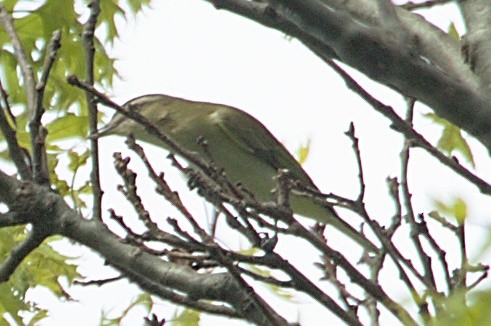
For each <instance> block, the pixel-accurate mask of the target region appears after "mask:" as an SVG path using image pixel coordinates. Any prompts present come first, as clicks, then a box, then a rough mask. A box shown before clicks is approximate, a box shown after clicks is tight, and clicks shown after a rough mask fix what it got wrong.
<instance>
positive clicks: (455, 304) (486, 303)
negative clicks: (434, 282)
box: [430, 291, 491, 326]
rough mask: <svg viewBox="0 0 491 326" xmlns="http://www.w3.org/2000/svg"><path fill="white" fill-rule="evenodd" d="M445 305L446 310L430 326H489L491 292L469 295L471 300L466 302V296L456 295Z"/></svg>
mask: <svg viewBox="0 0 491 326" xmlns="http://www.w3.org/2000/svg"><path fill="white" fill-rule="evenodd" d="M464 302H469V304H464ZM443 304H444V306H445V309H444V310H443V311H442V313H440V314H439V315H438V316H437V317H435V318H434V319H433V320H432V322H431V323H430V325H432V326H487V325H489V321H490V320H491V309H489V307H491V291H481V292H474V293H472V294H470V295H469V300H466V298H465V294H463V293H456V294H454V295H453V296H452V297H450V298H449V299H447V300H445V301H444V302H443Z"/></svg>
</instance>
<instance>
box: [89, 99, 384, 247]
mask: <svg viewBox="0 0 491 326" xmlns="http://www.w3.org/2000/svg"><path fill="white" fill-rule="evenodd" d="M123 107H125V108H126V109H129V110H135V111H137V112H138V113H139V114H141V115H142V116H144V117H145V118H147V119H148V120H150V121H151V122H153V123H154V124H155V125H156V126H157V128H158V129H159V130H160V131H162V132H163V133H165V134H166V135H168V136H169V137H171V138H172V140H174V141H175V142H176V143H178V144H180V145H181V146H182V147H183V148H185V149H187V150H188V151H194V152H196V153H198V154H200V155H203V156H204V158H207V157H209V158H211V159H212V161H213V163H214V164H215V165H216V166H217V167H218V168H222V169H223V170H224V172H225V175H226V176H227V178H228V179H229V181H230V182H232V183H238V182H240V183H241V184H243V185H244V186H245V187H246V188H247V189H248V190H250V191H251V192H252V193H253V194H254V198H256V199H257V200H259V201H261V202H267V201H273V200H274V199H275V198H274V194H273V193H272V189H274V188H275V186H276V184H275V181H274V177H275V176H277V175H278V170H279V169H287V170H288V171H289V172H290V175H291V176H292V177H293V178H295V179H298V180H299V181H301V182H302V183H303V184H304V185H306V186H308V187H311V188H314V189H317V187H316V186H315V184H314V183H313V181H312V180H311V179H310V177H309V176H308V175H307V173H306V172H305V171H304V170H303V168H302V167H301V166H300V164H299V163H298V162H297V161H296V160H295V158H293V156H292V155H291V154H290V153H289V152H288V150H287V149H286V148H285V147H284V146H283V145H282V144H281V143H280V142H279V141H278V140H277V139H276V138H275V137H274V136H273V135H272V134H271V133H270V132H269V131H268V129H266V127H265V126H264V125H263V124H262V123H261V122H259V121H258V120H256V119H255V118H253V117H252V116H251V115H249V114H248V113H246V112H244V111H242V110H239V109H236V108H233V107H230V106H226V105H222V104H214V103H205V102H194V101H189V100H185V99H181V98H176V97H171V96H167V95H144V96H141V97H137V98H135V99H132V100H130V101H128V102H127V103H125V104H124V105H123ZM130 133H131V134H132V135H133V136H134V137H135V139H137V140H141V141H144V142H147V143H150V144H153V145H156V146H159V147H162V148H165V149H169V148H168V146H167V145H166V144H165V143H164V142H162V141H161V140H159V139H158V138H157V137H156V136H153V135H151V134H150V133H149V132H148V131H147V130H146V129H145V128H144V127H143V126H142V125H141V124H139V123H137V122H135V121H134V120H132V119H129V118H127V117H126V116H124V115H123V114H121V113H116V114H115V115H114V116H113V118H112V120H111V121H110V122H109V124H108V125H107V126H106V127H105V128H103V129H102V130H101V131H100V132H99V134H98V135H99V137H101V136H107V135H122V136H126V135H128V134H130ZM199 138H201V139H204V140H206V143H207V146H206V150H205V148H204V146H203V145H202V144H200V143H199V142H198V141H197V140H198V139H199ZM290 204H291V208H292V210H293V212H294V213H297V214H299V215H302V216H305V217H310V218H312V219H314V220H316V221H318V222H321V223H324V224H329V225H332V226H333V227H335V228H337V229H338V230H339V231H341V232H342V233H344V234H346V235H347V236H349V237H350V238H352V239H353V240H354V241H356V242H357V243H359V244H360V245H362V246H363V247H364V248H365V249H367V250H368V251H376V247H375V245H374V244H373V243H372V242H370V241H369V240H368V239H367V238H366V237H365V236H364V235H362V234H361V233H359V232H358V231H357V230H355V229H354V228H353V227H352V226H351V225H349V224H348V223H346V222H345V221H343V220H342V219H340V218H339V216H338V215H337V214H336V212H335V211H334V210H333V209H332V208H330V207H328V206H325V205H321V204H319V203H316V202H315V201H314V200H313V199H312V198H307V197H300V196H295V195H294V194H292V196H291V198H290Z"/></svg>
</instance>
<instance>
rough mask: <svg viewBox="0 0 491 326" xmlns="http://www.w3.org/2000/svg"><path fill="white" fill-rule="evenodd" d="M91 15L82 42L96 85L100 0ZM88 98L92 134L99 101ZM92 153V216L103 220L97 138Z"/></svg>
mask: <svg viewBox="0 0 491 326" xmlns="http://www.w3.org/2000/svg"><path fill="white" fill-rule="evenodd" d="M88 6H89V8H90V15H89V18H88V19H87V22H86V23H85V24H84V27H83V31H82V42H83V45H84V49H85V78H86V79H85V81H86V83H87V84H89V85H94V56H95V46H94V33H95V29H96V25H97V19H98V17H99V14H100V6H99V0H93V1H91V2H90V3H89V5H88ZM85 95H86V98H87V106H88V115H89V130H90V134H93V133H95V132H96V131H97V101H96V100H95V98H94V95H93V94H92V93H91V92H88V91H86V92H85ZM90 154H91V158H92V160H91V163H92V170H91V172H90V181H91V184H92V194H93V196H92V198H93V204H92V206H93V208H92V211H93V213H92V216H93V217H94V218H95V219H96V220H98V221H102V213H101V205H102V190H101V180H100V173H99V142H98V140H97V139H96V138H91V139H90Z"/></svg>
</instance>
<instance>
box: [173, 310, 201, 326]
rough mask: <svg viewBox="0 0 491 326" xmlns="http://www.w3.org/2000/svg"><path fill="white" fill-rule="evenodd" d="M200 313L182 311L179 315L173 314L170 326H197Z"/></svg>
mask: <svg viewBox="0 0 491 326" xmlns="http://www.w3.org/2000/svg"><path fill="white" fill-rule="evenodd" d="M200 316H201V313H200V312H199V311H196V310H193V309H188V308H186V309H183V310H182V311H181V313H180V314H177V311H176V312H175V313H174V316H173V317H172V320H171V321H170V324H171V325H172V326H198V325H199V320H200Z"/></svg>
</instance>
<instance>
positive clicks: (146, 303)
mask: <svg viewBox="0 0 491 326" xmlns="http://www.w3.org/2000/svg"><path fill="white" fill-rule="evenodd" d="M153 304H154V302H153V299H152V297H151V295H150V294H148V293H146V292H144V293H141V294H139V295H138V296H137V297H136V299H135V300H133V302H132V303H130V305H129V306H128V307H127V308H126V309H125V310H123V312H122V313H121V315H119V316H117V317H115V318H109V317H107V312H103V313H102V316H101V320H100V322H99V323H100V325H104V326H109V325H120V324H121V322H122V320H123V319H124V318H125V317H126V316H127V315H128V313H129V312H130V311H131V310H132V309H133V308H135V307H138V306H140V307H143V308H145V310H146V311H147V313H149V312H150V311H151V310H152V308H153Z"/></svg>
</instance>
